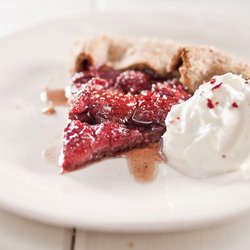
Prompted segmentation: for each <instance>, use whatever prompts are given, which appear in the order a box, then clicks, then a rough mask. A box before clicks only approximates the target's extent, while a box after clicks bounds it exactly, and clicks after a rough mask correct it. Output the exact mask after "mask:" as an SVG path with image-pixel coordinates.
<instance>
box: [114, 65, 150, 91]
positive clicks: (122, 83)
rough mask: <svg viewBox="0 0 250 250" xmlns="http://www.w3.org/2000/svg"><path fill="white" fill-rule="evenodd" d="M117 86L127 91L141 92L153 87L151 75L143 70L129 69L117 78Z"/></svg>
mask: <svg viewBox="0 0 250 250" xmlns="http://www.w3.org/2000/svg"><path fill="white" fill-rule="evenodd" d="M115 87H116V88H118V89H119V88H120V89H122V90H123V91H124V92H125V93H131V94H133V95H134V94H139V93H140V92H141V91H142V90H147V89H150V88H151V80H150V77H149V75H147V74H146V73H143V72H141V71H135V70H127V71H124V72H122V73H121V74H120V75H119V76H118V77H117V78H116V84H115Z"/></svg>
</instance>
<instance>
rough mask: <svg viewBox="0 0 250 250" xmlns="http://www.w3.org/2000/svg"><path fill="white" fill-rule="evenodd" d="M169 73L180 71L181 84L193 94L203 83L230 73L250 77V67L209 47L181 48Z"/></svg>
mask: <svg viewBox="0 0 250 250" xmlns="http://www.w3.org/2000/svg"><path fill="white" fill-rule="evenodd" d="M168 70H169V71H175V70H178V71H179V73H180V82H182V83H183V85H184V86H185V87H187V88H188V90H189V91H190V92H191V93H193V92H194V91H195V90H196V89H197V88H198V87H199V85H200V84H201V83H202V82H203V81H208V80H209V79H210V78H211V77H213V76H214V75H222V74H225V73H228V72H232V73H234V74H241V75H242V76H243V77H244V78H245V79H247V78H249V76H250V65H249V64H247V63H244V62H241V61H239V60H238V59H236V58H234V57H232V56H230V55H227V54H226V53H225V52H223V51H220V50H218V49H215V48H213V47H209V46H185V47H180V48H179V49H178V51H177V53H176V54H175V55H174V56H173V58H172V60H171V63H170V65H169V68H168Z"/></svg>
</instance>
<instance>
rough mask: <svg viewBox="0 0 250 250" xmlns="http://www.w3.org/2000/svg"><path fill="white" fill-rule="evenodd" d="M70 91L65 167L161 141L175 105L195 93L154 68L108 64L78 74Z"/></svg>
mask: <svg viewBox="0 0 250 250" xmlns="http://www.w3.org/2000/svg"><path fill="white" fill-rule="evenodd" d="M71 93H72V97H71V100H70V103H69V106H70V111H69V119H70V120H69V123H68V125H67V127H66V128H65V130H64V144H63V151H62V156H63V157H62V158H63V160H62V164H61V165H62V172H67V171H72V170H74V169H76V168H78V167H79V166H81V165H83V164H85V163H86V162H89V161H91V160H95V159H100V158H102V157H103V156H106V155H113V154H115V153H116V152H120V151H124V150H128V149H131V148H133V147H144V146H146V145H148V144H150V143H152V142H155V141H158V140H159V139H160V138H161V136H162V134H163V133H164V132H165V130H166V128H165V123H164V122H165V119H166V116H167V114H168V112H169V111H170V109H171V107H172V106H173V105H175V104H177V103H179V102H182V101H185V100H187V99H188V98H189V97H190V94H188V93H187V92H186V91H185V89H184V87H183V85H182V84H181V83H180V82H179V81H178V80H177V79H175V78H173V77H171V76H165V77H162V76H159V75H157V74H156V73H155V72H153V71H150V70H136V69H134V70H126V71H119V70H114V69H111V68H109V67H107V66H105V65H103V66H101V67H98V68H97V67H93V66H90V67H88V68H87V69H86V70H84V71H82V72H78V73H75V74H74V75H73V77H72V85H71Z"/></svg>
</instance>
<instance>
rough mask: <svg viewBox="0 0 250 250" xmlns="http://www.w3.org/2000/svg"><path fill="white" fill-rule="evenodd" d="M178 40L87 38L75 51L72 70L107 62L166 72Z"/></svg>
mask: <svg viewBox="0 0 250 250" xmlns="http://www.w3.org/2000/svg"><path fill="white" fill-rule="evenodd" d="M178 47H179V44H178V43H175V42H172V41H169V40H159V39H148V38H142V39H127V38H118V37H110V36H107V35H102V36H98V37H95V38H91V39H87V40H85V41H84V42H83V44H81V45H80V51H79V49H78V52H76V54H77V56H76V57H75V58H76V59H75V62H74V66H73V72H79V71H81V70H83V69H84V67H85V66H86V64H88V63H90V64H94V65H101V64H106V65H108V66H110V67H112V68H114V69H122V70H123V69H128V68H145V67H146V68H150V69H152V70H154V71H156V72H157V73H158V74H159V75H165V74H167V73H168V68H169V64H170V62H171V59H172V57H173V55H174V54H175V53H176V51H177V49H178Z"/></svg>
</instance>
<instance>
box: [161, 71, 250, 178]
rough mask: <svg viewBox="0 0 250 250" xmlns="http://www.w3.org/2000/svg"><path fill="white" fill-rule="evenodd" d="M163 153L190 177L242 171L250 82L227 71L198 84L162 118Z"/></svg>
mask: <svg viewBox="0 0 250 250" xmlns="http://www.w3.org/2000/svg"><path fill="white" fill-rule="evenodd" d="M165 122H166V127H167V131H166V132H165V134H164V135H163V153H164V154H165V156H166V158H167V160H168V163H169V165H170V166H173V167H175V168H177V169H179V170H181V171H182V172H184V173H186V174H188V175H191V176H193V177H206V176H214V175H217V174H222V173H227V172H230V171H233V170H237V169H240V168H241V167H242V166H243V165H245V164H246V161H248V157H249V153H250V81H249V80H245V79H243V78H242V76H239V75H234V74H232V73H227V74H225V75H222V76H214V77H213V78H212V79H211V80H210V81H209V82H207V83H204V84H202V85H200V87H199V89H198V90H196V92H195V93H194V95H193V96H192V97H191V98H190V99H188V100H187V101H186V102H184V103H181V104H178V105H175V106H173V107H172V109H171V111H170V112H169V113H168V116H167V118H166V121H165Z"/></svg>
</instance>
